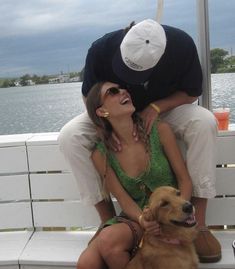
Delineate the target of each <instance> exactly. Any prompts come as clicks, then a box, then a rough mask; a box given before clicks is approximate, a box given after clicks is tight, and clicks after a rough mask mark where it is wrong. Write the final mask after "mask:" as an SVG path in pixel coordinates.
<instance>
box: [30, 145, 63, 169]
mask: <svg viewBox="0 0 235 269" xmlns="http://www.w3.org/2000/svg"><path fill="white" fill-rule="evenodd" d="M27 148H28V156H29V171H30V172H38V171H67V170H68V165H67V164H66V162H65V160H64V157H63V155H62V153H61V152H60V150H59V146H58V145H40V146H33V145H29V146H27Z"/></svg>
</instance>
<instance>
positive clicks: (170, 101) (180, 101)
mask: <svg viewBox="0 0 235 269" xmlns="http://www.w3.org/2000/svg"><path fill="white" fill-rule="evenodd" d="M197 98H198V97H197V96H189V95H188V94H187V93H186V92H183V91H177V92H175V93H173V94H172V95H170V96H168V97H166V98H164V99H161V100H157V101H155V102H153V104H155V105H156V106H157V108H158V109H154V107H152V106H151V105H149V106H147V107H146V108H145V109H144V110H143V111H142V112H141V113H140V115H141V117H142V118H143V120H144V122H145V127H146V130H147V133H150V131H151V129H152V125H153V124H154V122H155V120H156V118H157V117H158V116H159V114H161V113H163V112H167V111H169V110H171V109H173V108H176V107H178V106H180V105H184V104H192V103H193V102H195V101H196V100H197Z"/></svg>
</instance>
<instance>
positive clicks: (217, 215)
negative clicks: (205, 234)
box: [206, 198, 235, 239]
mask: <svg viewBox="0 0 235 269" xmlns="http://www.w3.org/2000/svg"><path fill="white" fill-rule="evenodd" d="M234 209H235V198H214V199H209V200H208V209H207V216H206V217H207V218H206V219H207V221H206V222H207V224H208V225H235V214H234ZM234 239H235V238H234Z"/></svg>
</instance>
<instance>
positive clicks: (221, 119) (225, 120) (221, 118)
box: [213, 107, 230, 130]
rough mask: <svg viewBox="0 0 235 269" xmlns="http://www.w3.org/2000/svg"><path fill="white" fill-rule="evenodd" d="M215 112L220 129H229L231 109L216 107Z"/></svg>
mask: <svg viewBox="0 0 235 269" xmlns="http://www.w3.org/2000/svg"><path fill="white" fill-rule="evenodd" d="M213 113H214V115H215V117H216V119H217V123H218V128H219V130H228V126H229V114H230V109H229V108H223V107H220V108H216V109H214V110H213Z"/></svg>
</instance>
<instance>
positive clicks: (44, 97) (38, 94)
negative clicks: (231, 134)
mask: <svg viewBox="0 0 235 269" xmlns="http://www.w3.org/2000/svg"><path fill="white" fill-rule="evenodd" d="M80 89H81V83H80V82H78V83H64V84H48V85H36V86H27V87H14V88H2V89H0V135H3V134H20V133H40V132H58V131H59V130H60V129H61V127H62V126H63V125H64V124H65V123H66V122H68V121H69V120H70V119H72V118H73V117H75V116H76V115H78V114H80V113H81V112H82V111H84V109H85V108H84V104H83V101H82V97H81V91H80ZM212 89H213V94H212V96H213V97H212V104H213V107H214V108H215V107H220V106H225V107H230V110H231V117H230V122H231V123H233V124H235V73H232V74H213V75H212Z"/></svg>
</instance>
